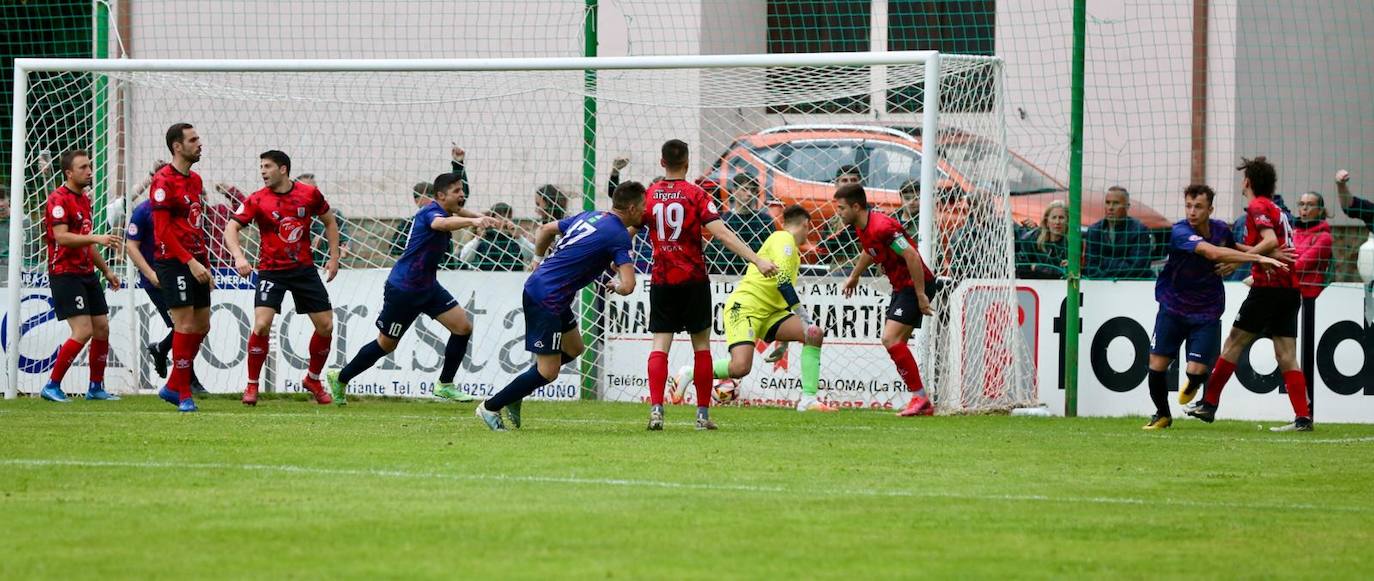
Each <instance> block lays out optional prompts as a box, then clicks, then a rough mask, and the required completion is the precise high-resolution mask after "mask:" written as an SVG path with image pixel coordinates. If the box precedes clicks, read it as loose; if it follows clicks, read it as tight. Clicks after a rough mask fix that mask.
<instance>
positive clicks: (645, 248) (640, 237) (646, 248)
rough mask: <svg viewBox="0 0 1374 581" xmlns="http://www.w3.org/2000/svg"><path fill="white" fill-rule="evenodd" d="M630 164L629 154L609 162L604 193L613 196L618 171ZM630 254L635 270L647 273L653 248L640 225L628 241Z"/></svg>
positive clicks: (619, 179)
mask: <svg viewBox="0 0 1374 581" xmlns="http://www.w3.org/2000/svg"><path fill="white" fill-rule="evenodd" d="M629 165H630V158H629V156H624V155H622V156H620V157H617V158H615V160H614V161H612V162H611V177H610V179H609V180H607V181H606V195H607V196H610V197H612V198H614V197H615V189H616V188H618V187H620V181H621V177H620V172H621V170H624V169H625V168H626V167H627V166H629ZM662 180H663V176H656V177H654V179H652V180H650V181H649V182H648V183H649V184H650V185H652V184H654V183H656V182H659V181H662ZM630 256H631V258H632V259H633V260H634V262H635V272H637V273H639V274H648V273H649V269H650V268H652V267H653V256H654V248H653V244H652V243H650V242H649V229H648V228H644V227H642V226H641V227H640V228H638V232H636V233H635V237H634V240H631V241H630Z"/></svg>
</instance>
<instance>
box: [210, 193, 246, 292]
mask: <svg viewBox="0 0 1374 581" xmlns="http://www.w3.org/2000/svg"><path fill="white" fill-rule="evenodd" d="M215 193H217V194H219V195H220V196H221V197H222V199H223V200H224V201H223V202H220V203H218V204H214V205H210V206H208V207H207V208H206V209H205V216H206V221H205V246H206V247H207V248H208V249H209V251H210V265H207V266H211V268H233V267H234V255H233V254H232V253H230V252H229V247H228V246H227V245H225V244H224V227H225V226H228V225H229V221H230V220H232V219H234V209H235V208H238V207H239V206H240V205H242V204H243V201H244V200H246V199H248V196H247V195H246V194H244V193H243V190H240V189H238V188H237V187H234V186H232V185H230V184H226V183H223V182H220V183H217V184H215ZM205 199H206V200H211V199H213V198H211V197H210V196H208V195H207V196H205ZM211 274H213V273H211Z"/></svg>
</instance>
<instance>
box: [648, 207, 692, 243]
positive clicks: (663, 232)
mask: <svg viewBox="0 0 1374 581" xmlns="http://www.w3.org/2000/svg"><path fill="white" fill-rule="evenodd" d="M686 215H687V212H686V211H685V210H684V209H683V208H682V204H678V203H672V204H659V205H657V206H654V224H655V225H656V226H657V227H658V228H657V232H658V239H659V240H677V239H678V237H679V236H682V221H683V218H685V217H686ZM668 228H672V229H673V233H672V235H671V236H669V235H667V230H668Z"/></svg>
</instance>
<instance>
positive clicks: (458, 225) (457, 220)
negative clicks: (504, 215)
mask: <svg viewBox="0 0 1374 581" xmlns="http://www.w3.org/2000/svg"><path fill="white" fill-rule="evenodd" d="M500 224H501V222H499V221H498V220H497V219H496V218H492V217H490V216H481V215H476V216H475V217H469V216H449V217H447V218H435V219H434V221H432V222H430V223H429V227H430V228H432V229H434V230H438V231H440V232H453V231H455V230H462V229H463V228H495V227H497V226H498V225H500Z"/></svg>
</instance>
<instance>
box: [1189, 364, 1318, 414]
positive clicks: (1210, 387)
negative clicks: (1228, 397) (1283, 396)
mask: <svg viewBox="0 0 1374 581" xmlns="http://www.w3.org/2000/svg"><path fill="white" fill-rule="evenodd" d="M1235 373H1236V364H1235V363H1233V362H1231V361H1227V360H1226V358H1225V357H1218V358H1217V364H1216V367H1213V368H1212V377H1211V378H1209V379H1208V380H1207V389H1204V390H1203V391H1202V401H1203V402H1205V403H1206V404H1207V405H1210V406H1216V405H1218V404H1220V403H1221V389H1222V388H1224V387H1226V382H1228V381H1231V376H1232V375H1234V374H1235ZM1302 393H1303V397H1304V398H1306V397H1307V391H1306V390H1304V391H1303V392H1302Z"/></svg>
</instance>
